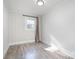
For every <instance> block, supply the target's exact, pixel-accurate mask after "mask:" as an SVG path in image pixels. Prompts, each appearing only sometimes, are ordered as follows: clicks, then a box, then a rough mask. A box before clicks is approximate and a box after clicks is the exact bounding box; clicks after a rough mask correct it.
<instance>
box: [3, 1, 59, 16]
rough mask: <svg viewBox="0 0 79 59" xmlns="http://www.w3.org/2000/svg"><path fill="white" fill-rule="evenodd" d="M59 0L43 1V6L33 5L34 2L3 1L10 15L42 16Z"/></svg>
mask: <svg viewBox="0 0 79 59" xmlns="http://www.w3.org/2000/svg"><path fill="white" fill-rule="evenodd" d="M59 1H60V0H45V4H44V5H43V6H38V5H36V4H35V2H34V0H4V4H5V5H6V7H7V8H8V10H9V12H11V13H21V14H34V15H44V14H46V13H47V12H48V11H50V9H51V8H53V6H54V5H55V4H56V3H57V2H59Z"/></svg>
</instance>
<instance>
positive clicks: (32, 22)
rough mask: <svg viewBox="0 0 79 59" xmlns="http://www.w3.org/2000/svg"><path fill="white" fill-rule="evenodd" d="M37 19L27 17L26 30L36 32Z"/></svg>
mask: <svg viewBox="0 0 79 59" xmlns="http://www.w3.org/2000/svg"><path fill="white" fill-rule="evenodd" d="M35 21H36V18H32V17H25V30H34V29H35V24H36V23H35Z"/></svg>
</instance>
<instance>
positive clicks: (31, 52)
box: [4, 43, 73, 59]
mask: <svg viewBox="0 0 79 59" xmlns="http://www.w3.org/2000/svg"><path fill="white" fill-rule="evenodd" d="M47 47H49V46H47V45H45V44H43V43H29V44H21V45H14V46H10V48H9V49H8V51H7V54H6V55H5V57H4V59H73V58H71V57H69V56H67V55H64V54H63V53H62V52H60V51H59V50H57V51H54V52H49V51H47V50H45V49H44V48H47Z"/></svg>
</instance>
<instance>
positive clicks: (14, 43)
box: [9, 41, 35, 46]
mask: <svg viewBox="0 0 79 59" xmlns="http://www.w3.org/2000/svg"><path fill="white" fill-rule="evenodd" d="M32 42H35V41H28V42H27V41H20V42H13V43H9V46H12V45H18V44H25V43H32Z"/></svg>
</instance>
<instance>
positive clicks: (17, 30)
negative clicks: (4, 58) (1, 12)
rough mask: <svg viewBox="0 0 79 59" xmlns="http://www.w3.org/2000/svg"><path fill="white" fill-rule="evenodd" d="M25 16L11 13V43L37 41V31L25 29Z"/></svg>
mask: <svg viewBox="0 0 79 59" xmlns="http://www.w3.org/2000/svg"><path fill="white" fill-rule="evenodd" d="M24 21H25V17H24V16H22V14H18V13H10V17H9V39H10V40H9V44H10V45H13V44H18V43H28V42H34V41H35V31H34V30H33V31H31V30H25V29H24Z"/></svg>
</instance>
